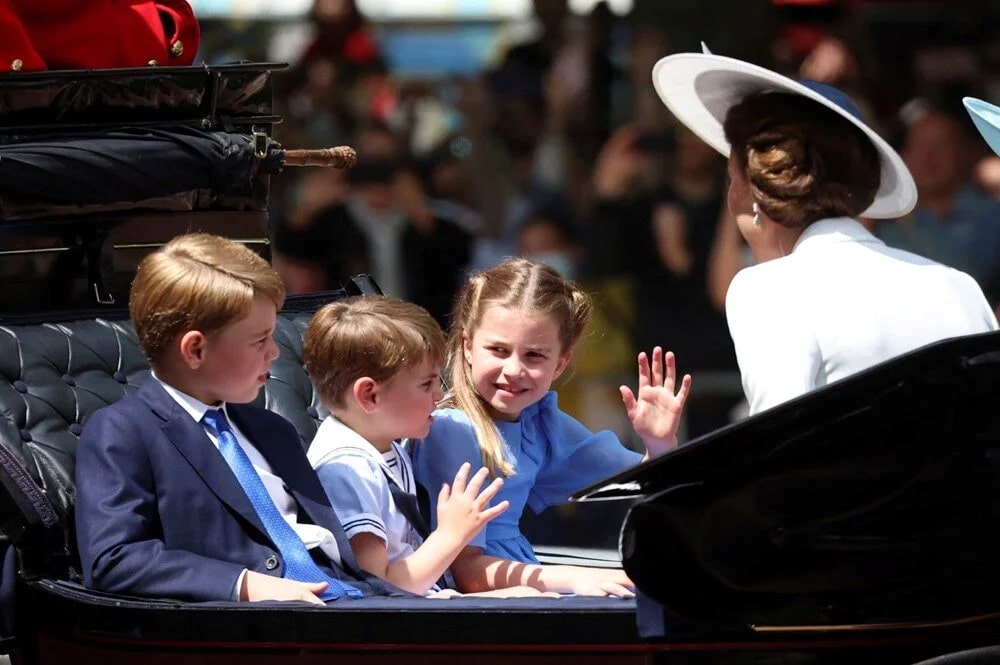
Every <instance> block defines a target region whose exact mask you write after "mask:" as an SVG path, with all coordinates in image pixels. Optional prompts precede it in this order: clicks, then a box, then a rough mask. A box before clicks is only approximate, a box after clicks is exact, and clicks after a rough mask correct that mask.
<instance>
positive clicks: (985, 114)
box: [962, 97, 1000, 155]
mask: <svg viewBox="0 0 1000 665" xmlns="http://www.w3.org/2000/svg"><path fill="white" fill-rule="evenodd" d="M962 103H963V104H965V110H966V111H968V112H969V115H971V116H972V122H974V123H975V125H976V129H978V130H979V133H980V134H982V135H983V138H984V139H986V142H987V143H988V144H989V145H990V148H991V149H992V150H993V152H995V153H996V154H998V155H1000V108H998V107H996V106H994V105H993V104H990V103H989V102H984V101H983V100H981V99H976V98H975V97H965V98H963V99H962Z"/></svg>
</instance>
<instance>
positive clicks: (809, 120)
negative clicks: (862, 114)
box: [723, 92, 881, 227]
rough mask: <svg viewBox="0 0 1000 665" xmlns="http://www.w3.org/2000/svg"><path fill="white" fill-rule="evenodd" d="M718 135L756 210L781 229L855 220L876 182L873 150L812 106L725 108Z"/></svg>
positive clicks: (761, 103)
mask: <svg viewBox="0 0 1000 665" xmlns="http://www.w3.org/2000/svg"><path fill="white" fill-rule="evenodd" d="M723 129H724V131H725V133H726V139H727V140H728V141H729V144H730V145H731V146H732V154H733V155H734V156H735V158H736V160H737V162H736V163H737V165H738V166H739V167H740V171H742V172H743V173H744V174H745V175H746V179H747V182H748V183H749V185H750V192H751V194H752V195H753V198H754V200H755V201H756V202H757V205H759V206H760V208H761V211H762V212H763V213H764V214H766V215H767V216H768V217H769V218H770V219H772V220H774V221H775V222H777V223H779V224H781V225H783V226H790V227H805V226H808V225H809V224H812V223H813V222H815V221H817V220H820V219H824V218H827V217H856V216H857V215H859V214H860V213H862V212H863V211H864V210H866V209H867V208H868V206H870V205H871V203H872V201H873V200H874V199H875V193H876V192H877V191H878V188H879V183H880V182H881V176H880V168H879V157H878V152H877V151H876V150H875V146H874V145H873V144H872V142H871V140H869V139H868V137H867V136H865V134H864V133H863V132H862V131H861V130H860V129H858V128H857V127H855V126H854V125H853V124H851V123H850V122H849V121H848V120H846V119H844V118H843V117H841V116H840V115H838V114H837V113H836V112H834V111H831V110H830V109H827V108H825V107H824V106H822V105H821V104H818V103H816V102H815V101H812V100H811V99H808V98H806V97H803V96H801V95H794V94H790V93H781V92H764V93H756V94H752V95H749V96H747V97H746V98H744V99H743V100H742V101H741V102H740V103H739V104H736V105H735V106H733V107H732V108H731V109H729V113H728V114H727V115H726V121H725V123H724V124H723Z"/></svg>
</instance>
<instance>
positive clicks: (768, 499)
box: [574, 333, 1000, 628]
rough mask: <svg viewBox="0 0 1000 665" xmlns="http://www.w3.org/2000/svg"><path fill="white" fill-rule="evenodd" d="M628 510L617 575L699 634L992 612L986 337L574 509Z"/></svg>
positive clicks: (907, 363)
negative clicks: (613, 502) (622, 502)
mask: <svg viewBox="0 0 1000 665" xmlns="http://www.w3.org/2000/svg"><path fill="white" fill-rule="evenodd" d="M609 498H629V499H633V500H637V502H636V503H635V504H634V505H633V506H632V508H631V510H630V512H629V515H628V517H627V518H626V520H625V523H624V525H623V527H622V536H621V549H622V557H623V562H624V565H625V569H626V571H627V572H628V573H629V575H630V576H631V577H632V579H633V580H635V582H636V583H637V585H638V587H639V589H640V590H641V591H642V592H643V593H645V594H646V595H648V596H650V597H652V598H653V599H655V600H656V601H657V602H659V603H660V604H661V605H662V606H663V608H664V609H666V610H667V612H668V614H671V615H674V616H679V617H683V618H684V619H686V620H690V621H695V622H699V623H704V624H709V625H719V624H733V625H736V624H739V625H746V624H751V625H757V626H761V625H767V624H776V625H780V626H786V627H787V626H796V625H797V626H803V625H815V626H819V627H827V628H829V627H830V626H834V625H837V626H843V625H845V624H863V625H873V624H878V623H883V622H887V623H898V622H930V623H937V622H945V621H956V620H965V619H968V618H970V617H973V616H977V615H982V614H988V613H993V612H998V611H1000V569H998V566H997V561H1000V529H998V527H1000V333H987V334H983V335H976V336H970V337H965V338H960V339H954V340H948V341H944V342H940V343H937V344H934V345H930V346H927V347H924V348H922V349H919V350H917V351H914V352H912V353H910V354H907V355H905V356H901V357H899V358H896V359H894V360H891V361H889V362H886V363H883V364H881V365H878V366H876V367H874V368H872V369H870V370H867V371H865V372H863V373H860V374H858V375H855V376H853V377H850V378H849V379H846V380H843V381H840V382H838V383H835V384H832V385H830V386H827V387H825V388H823V389H821V390H817V391H815V392H813V393H810V394H808V395H805V396H802V397H800V398H797V399H795V400H793V401H790V402H787V403H785V404H783V405H781V406H778V407H776V408H773V409H770V410H768V411H765V412H763V413H760V414H758V415H756V416H754V417H752V418H749V419H747V420H745V421H743V422H741V423H738V424H735V425H732V426H730V427H727V428H725V429H722V430H719V431H716V432H714V433H711V434H709V435H707V436H704V437H701V438H700V439H697V440H695V441H692V442H691V443H689V444H687V445H684V446H682V447H681V448H680V449H678V450H676V451H673V452H672V453H670V454H668V455H665V456H663V457H660V458H658V459H654V460H650V461H648V462H646V463H644V464H642V465H639V466H637V467H635V468H632V469H630V470H628V471H626V472H624V473H621V474H618V475H616V476H613V477H611V478H609V479H607V480H605V481H604V482H602V483H598V484H596V485H593V486H591V487H588V488H585V489H583V490H581V491H579V492H578V493H577V494H576V495H575V496H574V499H575V500H580V501H585V500H600V499H609Z"/></svg>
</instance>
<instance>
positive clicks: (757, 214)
mask: <svg viewBox="0 0 1000 665" xmlns="http://www.w3.org/2000/svg"><path fill="white" fill-rule="evenodd" d="M751 209H752V210H753V226H754V228H755V229H756V228H760V206H758V205H757V202H756V201H754V202H753V207H752V208H751Z"/></svg>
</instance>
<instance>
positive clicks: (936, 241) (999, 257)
mask: <svg viewBox="0 0 1000 665" xmlns="http://www.w3.org/2000/svg"><path fill="white" fill-rule="evenodd" d="M909 111H910V114H911V115H912V116H913V117H911V118H909V122H908V123H907V126H906V139H905V142H904V144H903V149H902V151H901V152H902V157H903V160H904V161H905V162H906V165H907V166H908V167H909V169H910V172H911V173H913V179H914V181H915V182H916V184H917V192H918V195H919V199H918V203H917V207H916V209H915V210H914V211H913V212H912V213H911V214H909V215H907V216H906V217H903V218H901V219H898V220H889V221H883V222H880V223H879V224H878V226H877V227H876V233H877V235H878V236H879V237H880V238H881V239H882V240H884V241H885V242H886V244H888V245H890V246H893V247H900V248H902V249H906V250H909V251H911V252H914V253H916V254H920V255H923V256H926V257H928V258H931V259H934V260H935V261H939V262H940V263H944V264H945V265H949V266H952V267H954V268H957V269H959V270H962V271H964V272H967V273H969V274H970V275H972V276H973V277H974V278H975V279H976V280H977V281H978V282H979V284H980V286H981V287H982V288H983V291H984V292H986V295H987V298H989V300H990V302H991V303H993V304H994V305H995V304H996V303H997V302H998V299H1000V289H998V287H1000V223H998V222H1000V202H997V201H996V200H995V199H993V198H991V197H990V196H989V195H987V194H986V193H985V192H983V191H982V190H981V189H980V188H979V187H978V186H977V184H976V182H975V181H974V179H973V168H974V166H975V164H976V162H977V161H978V160H979V159H980V157H981V156H982V154H983V147H982V142H981V141H978V140H975V139H974V138H973V134H972V130H971V129H970V128H969V127H968V126H967V122H966V119H965V114H964V113H963V114H962V115H961V116H960V115H957V114H952V113H949V112H946V111H944V110H942V109H935V108H929V107H919V106H917V107H913V106H911V108H910V109H909Z"/></svg>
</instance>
